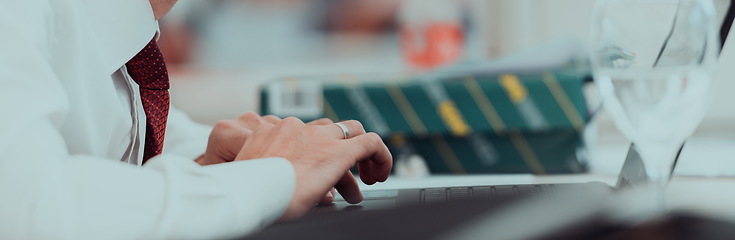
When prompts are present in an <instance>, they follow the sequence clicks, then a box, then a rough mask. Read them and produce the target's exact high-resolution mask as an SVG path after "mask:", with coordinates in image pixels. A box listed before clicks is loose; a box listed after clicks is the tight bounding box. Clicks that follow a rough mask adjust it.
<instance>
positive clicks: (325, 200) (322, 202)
mask: <svg viewBox="0 0 735 240" xmlns="http://www.w3.org/2000/svg"><path fill="white" fill-rule="evenodd" d="M335 193H336V190H335V189H334V188H332V189H330V190H329V192H327V194H326V195H325V196H324V197H322V200H319V205H329V204H332V202H333V201H334V195H335Z"/></svg>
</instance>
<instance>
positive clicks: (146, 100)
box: [125, 39, 170, 163]
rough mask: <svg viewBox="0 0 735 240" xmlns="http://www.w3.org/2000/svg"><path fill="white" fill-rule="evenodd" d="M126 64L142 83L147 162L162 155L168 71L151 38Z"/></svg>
mask: <svg viewBox="0 0 735 240" xmlns="http://www.w3.org/2000/svg"><path fill="white" fill-rule="evenodd" d="M125 66H126V67H127V69H128V74H130V76H131V77H132V78H133V80H135V82H136V83H138V86H140V99H141V102H143V110H144V111H145V117H146V127H145V132H146V134H145V150H144V152H143V163H145V162H146V161H148V159H150V158H152V157H154V156H156V155H158V154H161V152H162V150H163V137H164V135H165V133H166V120H167V119H168V108H169V103H170V99H169V95H168V88H169V82H168V71H167V70H166V63H165V62H164V61H163V55H162V54H161V51H160V50H159V49H158V45H156V40H155V39H153V40H151V42H150V43H148V45H146V46H145V48H143V50H141V51H140V52H139V53H138V55H135V57H133V59H130V61H128V63H127V64H125Z"/></svg>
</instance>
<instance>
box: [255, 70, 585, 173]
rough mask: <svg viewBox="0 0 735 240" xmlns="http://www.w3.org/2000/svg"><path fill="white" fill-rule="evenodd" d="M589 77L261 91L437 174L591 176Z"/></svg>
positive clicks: (296, 83)
mask: <svg viewBox="0 0 735 240" xmlns="http://www.w3.org/2000/svg"><path fill="white" fill-rule="evenodd" d="M584 77H585V75H582V74H579V73H578V71H576V70H574V69H561V70H558V71H554V72H529V73H518V74H492V75H475V76H471V75H467V76H462V75H456V74H455V75H452V76H449V75H446V76H435V77H422V78H419V79H411V78H405V77H401V76H399V75H396V76H387V77H386V76H349V75H343V76H333V77H310V78H288V79H283V80H280V81H277V82H274V83H272V84H271V85H268V86H267V87H266V88H264V89H263V91H262V96H261V97H262V98H261V99H262V102H261V109H262V113H263V114H274V115H278V116H280V117H285V116H287V115H297V116H299V117H302V118H305V120H309V119H316V118H319V117H327V118H330V119H332V120H334V121H341V120H347V119H355V120H359V121H361V122H362V123H363V125H364V126H365V129H366V130H367V131H373V132H376V133H378V134H379V135H381V136H382V137H383V138H384V140H385V142H386V144H387V145H388V146H389V148H390V149H391V152H392V153H393V154H394V155H395V156H406V155H411V154H418V155H420V156H422V157H423V158H424V159H425V160H426V162H427V165H428V167H429V169H430V170H431V172H433V173H536V174H546V173H577V172H583V171H585V170H586V168H585V164H584V161H583V160H582V159H579V158H578V151H579V150H580V149H582V139H581V135H582V134H581V131H582V130H583V128H584V126H585V123H586V122H587V120H588V114H587V110H586V105H585V100H584V96H583V94H582V83H583V79H584ZM274 89H277V90H274ZM304 89H310V90H309V91H302V90H304ZM284 99H287V100H284ZM277 101H278V105H279V106H278V107H276V106H274V105H275V104H273V102H277ZM285 102H291V103H293V104H295V105H298V104H305V103H310V104H305V105H304V109H306V108H310V109H311V110H309V111H305V112H301V113H300V114H289V112H288V111H285V112H284V111H283V109H284V107H282V105H284V104H283V103H285ZM294 109H297V110H298V109H301V108H298V106H297V107H295V108H294ZM306 112H308V114H304V113H306Z"/></svg>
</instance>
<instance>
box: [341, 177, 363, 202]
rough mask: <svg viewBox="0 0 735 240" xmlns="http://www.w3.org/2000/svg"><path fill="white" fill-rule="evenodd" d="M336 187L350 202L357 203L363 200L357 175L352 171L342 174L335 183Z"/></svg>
mask: <svg viewBox="0 0 735 240" xmlns="http://www.w3.org/2000/svg"><path fill="white" fill-rule="evenodd" d="M334 188H336V189H337V191H339V194H340V195H342V197H343V198H344V199H345V201H347V202H348V203H352V204H355V203H360V202H362V192H360V187H359V186H358V185H357V181H355V177H354V176H352V173H351V172H350V171H347V172H346V173H345V174H344V175H342V178H341V179H340V180H339V181H338V182H337V184H336V185H334Z"/></svg>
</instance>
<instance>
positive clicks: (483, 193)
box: [471, 186, 495, 199]
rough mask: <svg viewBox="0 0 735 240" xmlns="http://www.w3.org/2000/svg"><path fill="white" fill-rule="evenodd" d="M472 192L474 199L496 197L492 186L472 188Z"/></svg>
mask: <svg viewBox="0 0 735 240" xmlns="http://www.w3.org/2000/svg"><path fill="white" fill-rule="evenodd" d="M471 191H472V198H474V199H482V198H490V197H492V196H494V195H495V193H493V188H492V187H490V186H480V187H472V188H471Z"/></svg>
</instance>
